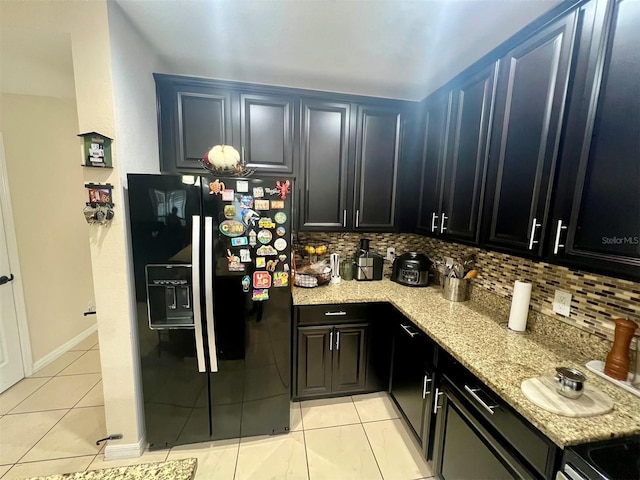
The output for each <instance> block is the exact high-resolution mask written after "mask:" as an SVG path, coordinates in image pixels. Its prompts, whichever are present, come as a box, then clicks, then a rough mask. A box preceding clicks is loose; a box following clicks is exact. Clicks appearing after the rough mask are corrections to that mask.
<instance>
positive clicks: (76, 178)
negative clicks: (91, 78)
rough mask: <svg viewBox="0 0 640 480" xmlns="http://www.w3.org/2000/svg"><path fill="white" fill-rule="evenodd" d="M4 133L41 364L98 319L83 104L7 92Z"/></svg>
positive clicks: (1, 107) (1, 114) (0, 120)
mask: <svg viewBox="0 0 640 480" xmlns="http://www.w3.org/2000/svg"><path fill="white" fill-rule="evenodd" d="M70 53H71V52H69V54H70ZM0 131H2V133H3V136H4V146H5V154H6V155H5V156H6V162H7V173H8V181H9V189H10V192H11V203H12V205H13V217H14V223H15V234H16V240H17V246H18V258H19V262H20V267H21V268H20V270H21V271H20V274H21V281H22V287H23V290H24V298H25V308H26V312H27V322H28V328H29V340H30V343H31V352H32V359H33V364H34V368H35V369H38V368H39V367H40V366H41V365H42V363H43V362H46V361H47V360H51V356H52V355H56V354H59V353H61V351H60V348H61V347H64V345H65V344H67V343H68V342H70V341H72V340H73V339H75V338H76V337H78V336H81V335H82V334H83V332H86V331H87V330H90V329H92V328H95V323H96V321H95V317H94V316H87V317H85V316H84V315H83V312H85V311H86V310H87V308H88V306H89V304H93V303H94V293H93V277H92V267H91V256H90V253H89V242H88V240H89V226H88V225H87V223H86V222H85V220H84V216H83V214H82V209H83V207H84V202H86V201H87V198H86V196H87V195H86V190H85V189H84V187H83V184H82V172H81V171H80V167H79V165H80V157H79V140H80V139H79V138H78V137H77V136H76V135H77V134H78V116H77V110H76V102H75V100H64V99H58V98H52V97H44V96H37V95H12V94H4V93H3V94H2V95H1V97H0ZM67 348H68V347H67Z"/></svg>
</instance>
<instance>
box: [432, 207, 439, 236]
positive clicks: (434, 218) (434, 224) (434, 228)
mask: <svg viewBox="0 0 640 480" xmlns="http://www.w3.org/2000/svg"><path fill="white" fill-rule="evenodd" d="M438 218H439V217H438V215H436V212H433V213H432V214H431V233H433V232H435V231H437V230H438V226H437V225H436V220H438Z"/></svg>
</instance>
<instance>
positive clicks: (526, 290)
mask: <svg viewBox="0 0 640 480" xmlns="http://www.w3.org/2000/svg"><path fill="white" fill-rule="evenodd" d="M529 300H531V284H530V283H527V282H521V281H519V280H516V283H515V284H514V285H513V299H512V300H511V313H510V314H509V328H510V329H511V330H515V331H516V332H524V331H525V330H526V328H527V316H528V315H529Z"/></svg>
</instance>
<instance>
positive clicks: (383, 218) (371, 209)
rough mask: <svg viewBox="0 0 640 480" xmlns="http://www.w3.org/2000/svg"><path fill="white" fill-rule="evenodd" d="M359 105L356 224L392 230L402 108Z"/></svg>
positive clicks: (356, 154)
mask: <svg viewBox="0 0 640 480" xmlns="http://www.w3.org/2000/svg"><path fill="white" fill-rule="evenodd" d="M357 108H358V110H357V130H356V153H355V182H354V183H355V185H354V187H355V188H354V208H353V212H352V215H353V216H352V219H353V222H354V223H353V227H354V230H361V231H391V230H394V229H395V226H396V183H397V178H398V165H399V158H400V153H401V152H400V141H401V113H402V112H401V110H400V109H397V108H391V107H384V106H373V105H358V107H357Z"/></svg>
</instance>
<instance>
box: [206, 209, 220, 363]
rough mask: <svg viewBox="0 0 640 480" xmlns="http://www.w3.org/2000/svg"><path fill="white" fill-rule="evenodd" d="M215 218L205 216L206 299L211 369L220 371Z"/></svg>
mask: <svg viewBox="0 0 640 480" xmlns="http://www.w3.org/2000/svg"><path fill="white" fill-rule="evenodd" d="M213 289H214V286H213V218H211V217H205V218H204V300H205V314H206V321H207V340H208V342H209V361H210V362H211V371H212V372H217V371H218V351H217V349H216V330H215V323H214V318H213Z"/></svg>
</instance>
